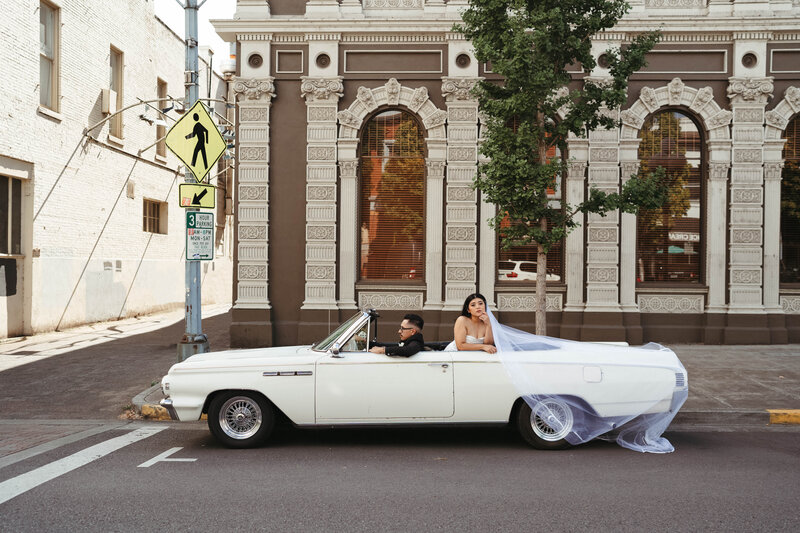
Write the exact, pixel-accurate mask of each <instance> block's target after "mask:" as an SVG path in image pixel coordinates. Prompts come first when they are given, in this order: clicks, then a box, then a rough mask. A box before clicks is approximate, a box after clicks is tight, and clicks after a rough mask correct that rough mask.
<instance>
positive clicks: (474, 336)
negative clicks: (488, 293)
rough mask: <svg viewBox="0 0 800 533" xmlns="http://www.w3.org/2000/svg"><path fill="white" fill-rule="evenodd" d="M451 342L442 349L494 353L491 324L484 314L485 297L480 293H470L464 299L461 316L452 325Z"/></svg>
mask: <svg viewBox="0 0 800 533" xmlns="http://www.w3.org/2000/svg"><path fill="white" fill-rule="evenodd" d="M453 338H454V339H455V340H454V341H453V342H451V343H450V344H448V345H447V347H446V348H445V349H444V350H445V351H446V352H455V351H459V350H483V351H484V352H487V353H496V352H497V348H495V346H494V338H493V337H492V325H491V324H490V323H489V315H488V314H486V298H484V297H483V295H482V294H478V293H475V294H470V295H469V296H467V299H466V300H465V301H464V307H463V308H462V309H461V316H460V317H458V318H457V319H456V323H455V325H454V326H453Z"/></svg>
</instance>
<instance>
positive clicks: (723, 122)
mask: <svg viewBox="0 0 800 533" xmlns="http://www.w3.org/2000/svg"><path fill="white" fill-rule="evenodd" d="M732 118H733V113H731V112H730V111H728V110H727V109H720V110H719V111H718V112H717V113H716V114H715V115H714V116H712V117H711V118H709V119H708V126H709V127H711V128H721V127H723V126H727V125H729V124H730V123H731V119H732Z"/></svg>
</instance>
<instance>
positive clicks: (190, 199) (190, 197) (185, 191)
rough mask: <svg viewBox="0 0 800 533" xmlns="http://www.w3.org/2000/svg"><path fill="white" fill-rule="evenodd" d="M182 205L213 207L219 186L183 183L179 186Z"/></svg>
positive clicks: (202, 207) (201, 207) (203, 207)
mask: <svg viewBox="0 0 800 533" xmlns="http://www.w3.org/2000/svg"><path fill="white" fill-rule="evenodd" d="M178 189H179V195H180V198H181V207H194V208H198V209H213V208H214V205H215V198H216V196H217V194H216V190H217V188H216V187H214V186H213V185H207V184H205V183H181V184H180V185H179V187H178Z"/></svg>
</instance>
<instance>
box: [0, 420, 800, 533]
mask: <svg viewBox="0 0 800 533" xmlns="http://www.w3.org/2000/svg"><path fill="white" fill-rule="evenodd" d="M38 423H43V422H41V421H40V422H38ZM60 423H61V424H62V425H63V426H64V428H65V432H66V433H69V429H66V428H70V427H71V428H72V429H74V430H76V431H77V430H80V431H82V432H83V433H82V434H87V433H91V432H92V431H96V432H97V433H96V434H92V435H88V434H87V436H85V437H84V438H81V439H79V440H75V441H74V442H66V443H64V444H62V445H60V446H57V444H59V443H63V442H65V439H66V440H69V437H64V436H62V437H59V438H57V439H54V440H52V441H51V442H50V443H43V444H41V445H40V446H39V447H38V448H35V449H33V450H31V449H28V450H27V452H24V451H23V452H18V453H16V454H10V455H6V456H5V457H3V458H0V501H3V500H7V501H5V502H4V503H0V517H2V518H1V521H2V526H0V528H1V529H2V530H3V531H4V532H12V531H37V532H38V531H104V532H105V531H210V530H216V531H219V530H222V531H231V530H236V531H255V530H260V531H281V532H283V531H304V532H306V531H326V532H331V531H413V530H416V531H426V532H427V531H531V530H548V531H597V530H605V529H613V530H615V531H731V530H736V531H774V532H777V531H796V530H797V527H798V520H797V517H796V506H797V502H798V501H800V483H798V482H797V480H798V478H800V431H798V428H797V427H794V428H791V427H789V428H765V429H763V430H759V431H746V432H693V431H686V432H668V433H667V435H666V436H667V437H668V438H669V439H670V440H671V441H672V442H673V444H674V445H675V448H676V451H675V453H672V454H666V455H655V454H641V453H637V452H632V451H629V450H625V449H623V448H620V447H619V446H617V445H615V444H610V443H605V442H593V443H590V444H587V445H583V446H580V447H578V448H575V449H572V450H569V451H562V452H542V451H536V450H532V449H529V448H528V447H527V446H525V445H524V444H523V443H522V441H521V440H520V439H519V438H518V437H517V436H516V435H515V434H513V433H511V432H507V431H503V430H497V429H413V430H395V429H392V430H324V431H321V430H314V431H299V430H291V429H283V430H281V431H280V432H278V434H277V435H276V438H275V439H274V441H272V443H271V444H270V445H269V446H266V447H263V448H259V449H253V450H228V449H225V448H221V447H220V446H219V445H218V444H217V443H216V442H215V441H214V440H213V439H212V438H211V436H210V434H209V433H208V431H207V430H206V429H205V427H204V425H202V424H200V423H191V424H166V423H162V424H153V423H150V424H146V423H141V422H135V423H130V424H128V425H125V426H122V427H117V428H112V427H111V426H110V425H109V424H120V423H111V422H107V421H106V422H97V423H96V424H97V425H96V426H94V429H91V428H90V429H88V430H87V429H86V426H91V423H88V422H85V421H76V422H75V423H74V427H72V426H70V424H71V423H70V422H67V421H62V422H60ZM53 424H56V423H55V422H53ZM103 424H105V425H103ZM56 425H57V424H56ZM15 427H25V426H24V424H21V423H20V421H0V431H10V430H13V429H14V428H15ZM147 428H155V429H153V430H148V429H147ZM132 435H133V437H131V436H132ZM120 439H128V440H132V439H135V440H132V441H131V442H127V441H125V442H124V443H120V442H119V441H120ZM114 446H118V447H117V448H115V449H113V450H112V451H108V449H109V447H111V448H113V447H114ZM175 448H178V449H175ZM37 452H38V453H37ZM25 453H27V454H29V455H30V456H27V457H26V456H24V455H25ZM159 457H161V458H162V459H166V460H161V461H156V459H158V458H159ZM176 459H178V460H176ZM191 459H194V460H191ZM82 461H85V463H84V464H82V465H80V466H77V467H75V465H76V464H80V463H81V462H82ZM140 465H146V466H140ZM72 467H74V468H72ZM59 468H61V469H68V470H67V471H65V472H64V473H62V475H60V476H58V477H53V478H52V479H50V480H47V481H44V482H42V483H41V484H35V483H37V482H38V481H40V480H42V479H47V478H48V476H53V475H54V472H56V473H57V471H59V470H58V469H59ZM69 468H72V469H69ZM25 483H33V484H35V485H34V486H32V488H30V490H27V491H25V492H21V493H19V494H18V495H14V494H16V493H15V492H14V491H19V490H20V487H21V486H24V485H25ZM9 496H11V497H10V498H9Z"/></svg>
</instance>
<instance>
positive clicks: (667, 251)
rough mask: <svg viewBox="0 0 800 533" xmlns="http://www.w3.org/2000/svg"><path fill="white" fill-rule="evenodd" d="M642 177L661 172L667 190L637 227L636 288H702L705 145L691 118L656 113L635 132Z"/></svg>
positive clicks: (670, 112)
mask: <svg viewBox="0 0 800 533" xmlns="http://www.w3.org/2000/svg"><path fill="white" fill-rule="evenodd" d="M639 137H640V138H641V143H640V144H639V161H640V169H639V173H640V175H642V174H645V173H649V172H652V171H654V170H655V169H656V168H658V167H663V168H664V170H665V171H666V179H667V184H668V187H669V192H668V196H667V201H666V203H665V204H664V205H663V206H662V207H661V208H659V209H654V210H641V211H640V212H639V216H638V217H637V221H636V279H637V282H640V283H642V282H682V283H701V282H702V263H703V261H702V257H703V254H702V251H703V247H704V245H705V243H704V242H703V231H702V213H703V190H702V189H703V188H702V159H703V152H702V146H703V139H702V135H701V133H700V128H699V127H698V126H697V124H696V123H695V122H694V120H693V119H692V118H690V117H689V116H687V115H685V114H683V113H681V112H680V111H676V110H667V111H660V112H658V113H655V114H654V115H652V116H651V117H649V118H648V119H647V120H645V122H644V124H643V125H642V129H641V131H640V132H639Z"/></svg>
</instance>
